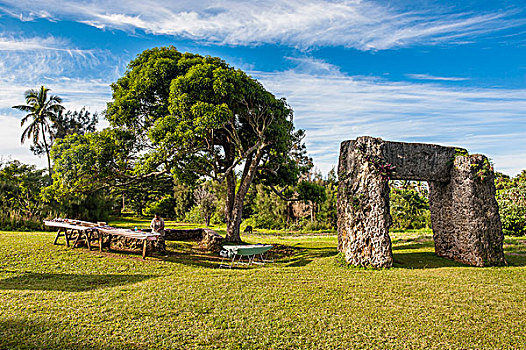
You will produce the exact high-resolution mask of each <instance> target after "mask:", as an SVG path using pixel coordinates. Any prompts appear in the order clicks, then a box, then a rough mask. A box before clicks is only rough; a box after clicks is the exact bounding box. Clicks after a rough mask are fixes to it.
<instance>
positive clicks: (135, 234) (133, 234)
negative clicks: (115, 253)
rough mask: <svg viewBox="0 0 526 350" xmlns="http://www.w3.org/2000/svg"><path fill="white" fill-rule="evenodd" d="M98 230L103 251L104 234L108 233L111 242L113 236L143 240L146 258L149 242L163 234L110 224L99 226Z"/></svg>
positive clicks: (144, 256) (143, 254)
mask: <svg viewBox="0 0 526 350" xmlns="http://www.w3.org/2000/svg"><path fill="white" fill-rule="evenodd" d="M97 231H98V232H99V251H101V252H102V234H106V235H109V236H110V242H111V236H112V235H115V236H122V237H126V238H133V239H138V240H142V241H143V243H142V258H143V259H146V255H147V252H148V243H149V242H150V241H156V240H158V239H159V237H160V236H161V234H160V233H152V232H143V231H134V230H129V229H121V228H114V227H109V226H102V227H97Z"/></svg>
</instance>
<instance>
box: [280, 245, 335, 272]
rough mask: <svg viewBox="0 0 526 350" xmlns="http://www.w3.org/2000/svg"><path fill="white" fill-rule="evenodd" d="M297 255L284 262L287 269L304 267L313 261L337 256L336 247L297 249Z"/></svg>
mask: <svg viewBox="0 0 526 350" xmlns="http://www.w3.org/2000/svg"><path fill="white" fill-rule="evenodd" d="M298 249H299V251H298V254H296V255H294V256H291V257H290V259H289V261H288V262H286V266H287V267H299V266H305V265H307V264H309V263H311V262H312V261H313V260H315V259H319V258H327V257H331V256H335V255H337V254H338V250H337V249H336V247H322V248H298Z"/></svg>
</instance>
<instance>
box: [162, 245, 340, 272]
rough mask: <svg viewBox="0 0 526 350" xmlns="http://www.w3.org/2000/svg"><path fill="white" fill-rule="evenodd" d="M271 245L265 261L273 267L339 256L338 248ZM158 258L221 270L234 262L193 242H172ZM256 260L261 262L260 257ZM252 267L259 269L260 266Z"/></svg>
mask: <svg viewBox="0 0 526 350" xmlns="http://www.w3.org/2000/svg"><path fill="white" fill-rule="evenodd" d="M269 244H271V245H272V246H273V248H272V249H271V250H269V251H268V252H267V253H266V254H264V259H265V260H270V261H272V263H271V265H272V266H276V265H279V266H282V267H294V266H305V265H307V264H309V263H311V262H312V261H313V260H315V259H318V258H324V257H329V256H334V255H336V254H338V251H337V249H336V247H323V248H300V247H294V246H289V245H283V244H278V243H269ZM157 258H159V259H161V260H163V261H167V262H173V263H178V264H183V265H189V266H198V267H206V268H219V265H220V264H221V263H222V264H224V265H230V263H231V261H232V260H231V259H223V258H221V257H220V256H219V254H218V253H208V252H204V251H202V250H200V249H198V248H197V247H196V246H195V244H194V243H191V242H176V243H174V242H171V243H170V245H169V246H167V254H166V255H165V256H159V255H158V256H157ZM256 260H257V261H259V257H258V258H257V259H256ZM236 261H237V259H236ZM243 261H245V262H246V261H247V257H243ZM234 266H236V267H240V268H245V267H246V265H234ZM252 266H253V267H258V266H260V265H252Z"/></svg>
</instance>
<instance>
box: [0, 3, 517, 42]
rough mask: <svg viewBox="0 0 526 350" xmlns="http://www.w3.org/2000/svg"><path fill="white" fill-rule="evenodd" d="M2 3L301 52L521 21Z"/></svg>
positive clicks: (283, 7)
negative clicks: (266, 44) (306, 49)
mask: <svg viewBox="0 0 526 350" xmlns="http://www.w3.org/2000/svg"><path fill="white" fill-rule="evenodd" d="M5 3H6V4H8V5H9V12H10V13H11V14H12V15H13V14H14V15H15V16H20V15H23V14H24V13H25V11H24V9H26V8H32V9H33V10H32V11H33V13H35V12H37V13H40V12H45V13H46V14H48V15H49V16H51V17H53V18H67V19H72V20H76V21H78V22H82V23H86V24H89V25H92V26H95V27H97V28H112V29H122V30H130V31H133V30H136V29H139V30H143V31H146V32H147V33H153V34H162V35H172V36H177V37H183V38H190V39H194V40H201V41H203V42H208V43H218V44H228V45H258V44H264V43H281V44H284V45H289V46H294V47H298V48H303V49H305V48H309V47H316V46H331V45H333V46H344V47H352V48H356V49H359V50H384V49H390V48H396V47H405V46H410V45H413V44H426V45H433V44H440V43H451V42H465V41H469V40H470V39H473V38H475V37H478V36H482V35H487V34H490V33H495V32H498V31H501V30H503V29H506V28H510V27H515V26H520V25H524V20H521V19H517V18H516V17H514V15H516V14H517V12H518V10H513V9H512V10H509V11H502V12H497V13H481V14H473V13H451V12H448V11H449V9H443V10H442V11H441V10H440V9H437V8H434V9H433V11H431V10H420V11H407V10H403V9H398V8H396V7H394V6H393V5H389V6H388V5H385V4H380V3H378V2H373V1H367V0H363V1H360V0H349V1H328V0H325V1H315V0H307V1H300V0H279V1H272V2H268V1H235V0H224V1H221V2H219V3H212V2H210V1H173V2H164V3H160V2H158V1H153V0H141V1H139V0H134V1H125V2H119V1H115V2H107V1H102V0H92V1H89V2H85V1H75V0H57V1H54V2H53V3H52V4H51V3H45V2H42V3H34V2H29V1H28V0H19V1H14V0H7V1H5ZM39 11H40V12H39ZM28 16H29V14H28Z"/></svg>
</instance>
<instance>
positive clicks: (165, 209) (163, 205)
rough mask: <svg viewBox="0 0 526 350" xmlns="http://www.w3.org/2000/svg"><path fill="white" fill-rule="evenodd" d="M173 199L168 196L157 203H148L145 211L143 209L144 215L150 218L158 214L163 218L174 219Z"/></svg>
mask: <svg viewBox="0 0 526 350" xmlns="http://www.w3.org/2000/svg"><path fill="white" fill-rule="evenodd" d="M174 207H175V199H174V198H173V197H172V196H170V195H168V196H165V197H163V198H161V200H159V201H157V202H152V203H150V204H149V205H148V206H147V207H146V209H144V214H145V215H149V216H152V215H154V214H156V213H157V214H159V215H161V216H162V217H164V218H174V217H175V210H174Z"/></svg>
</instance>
